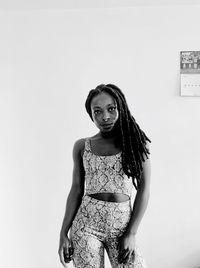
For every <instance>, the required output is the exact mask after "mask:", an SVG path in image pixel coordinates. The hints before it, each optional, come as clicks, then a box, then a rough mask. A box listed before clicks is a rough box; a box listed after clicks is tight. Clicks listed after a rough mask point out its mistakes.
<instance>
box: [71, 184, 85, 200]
mask: <svg viewBox="0 0 200 268" xmlns="http://www.w3.org/2000/svg"><path fill="white" fill-rule="evenodd" d="M70 194H71V195H72V196H73V197H74V198H78V199H79V198H82V197H83V194H84V188H83V187H80V186H79V185H75V184H74V185H72V188H71V191H70Z"/></svg>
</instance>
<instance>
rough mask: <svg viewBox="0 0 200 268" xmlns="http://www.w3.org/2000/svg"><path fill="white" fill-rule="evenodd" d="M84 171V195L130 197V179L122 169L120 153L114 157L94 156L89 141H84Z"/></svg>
mask: <svg viewBox="0 0 200 268" xmlns="http://www.w3.org/2000/svg"><path fill="white" fill-rule="evenodd" d="M83 165H84V169H85V195H87V194H95V193H121V194H126V195H128V196H129V197H131V194H132V189H133V183H132V179H131V178H128V176H127V175H126V174H125V173H124V171H123V169H122V156H121V152H119V153H118V154H115V155H107V156H105V155H104V156H101V155H95V154H94V153H92V150H91V144H90V140H89V139H88V138H87V139H86V140H85V149H84V153H83Z"/></svg>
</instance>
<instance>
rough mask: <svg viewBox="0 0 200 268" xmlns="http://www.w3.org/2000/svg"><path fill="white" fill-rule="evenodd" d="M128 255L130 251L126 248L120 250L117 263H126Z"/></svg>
mask: <svg viewBox="0 0 200 268" xmlns="http://www.w3.org/2000/svg"><path fill="white" fill-rule="evenodd" d="M130 255H131V252H130V251H129V250H128V249H124V250H121V251H120V252H119V255H118V261H119V263H124V264H125V263H127V262H128V260H129V257H130Z"/></svg>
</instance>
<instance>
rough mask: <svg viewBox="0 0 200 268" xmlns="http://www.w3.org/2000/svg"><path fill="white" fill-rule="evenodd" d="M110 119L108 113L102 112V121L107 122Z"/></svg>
mask: <svg viewBox="0 0 200 268" xmlns="http://www.w3.org/2000/svg"><path fill="white" fill-rule="evenodd" d="M109 119H110V115H109V113H108V112H104V114H103V121H105V122H106V121H108V120H109Z"/></svg>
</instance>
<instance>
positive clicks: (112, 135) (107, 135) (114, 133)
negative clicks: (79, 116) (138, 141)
mask: <svg viewBox="0 0 200 268" xmlns="http://www.w3.org/2000/svg"><path fill="white" fill-rule="evenodd" d="M99 134H100V135H101V137H102V138H103V139H119V138H120V132H119V129H118V128H117V127H114V128H113V129H112V130H111V131H109V132H101V131H100V133H99Z"/></svg>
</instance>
